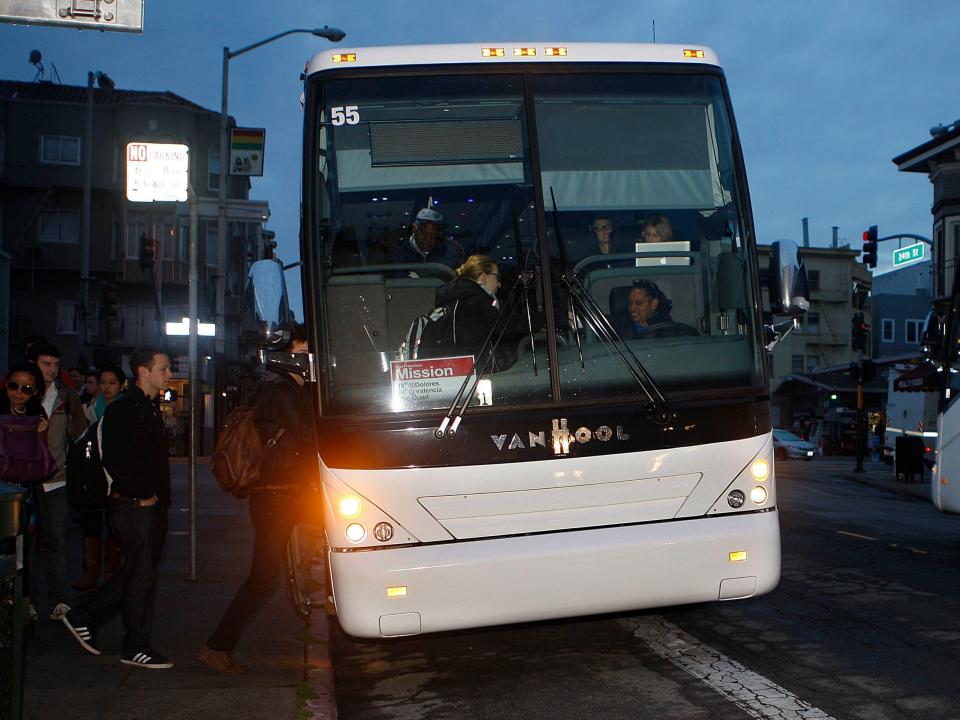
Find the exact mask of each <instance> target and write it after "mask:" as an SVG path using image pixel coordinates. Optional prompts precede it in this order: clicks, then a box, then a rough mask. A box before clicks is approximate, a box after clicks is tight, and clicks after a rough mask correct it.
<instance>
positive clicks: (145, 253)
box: [140, 235, 156, 270]
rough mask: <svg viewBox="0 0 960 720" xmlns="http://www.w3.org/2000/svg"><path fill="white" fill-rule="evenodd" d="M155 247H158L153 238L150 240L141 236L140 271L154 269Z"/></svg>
mask: <svg viewBox="0 0 960 720" xmlns="http://www.w3.org/2000/svg"><path fill="white" fill-rule="evenodd" d="M155 247H156V243H155V242H154V240H153V238H148V237H147V236H146V235H141V236H140V269H141V270H152V269H153V259H154V248H155Z"/></svg>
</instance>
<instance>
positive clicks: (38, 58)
mask: <svg viewBox="0 0 960 720" xmlns="http://www.w3.org/2000/svg"><path fill="white" fill-rule="evenodd" d="M28 62H29V63H30V64H31V65H33V66H34V67H35V68H36V69H37V74H36V75H34V76H33V81H34V82H53V80H54V78H56V80H57V82H58V83H60V84H61V85H62V84H63V80H61V79H60V73H59V72H57V66H56V65H54V64H53V63H50V79H49V80H47V79H46V77H45V75H46V69H45V68H44V67H43V55H41V53H40V51H39V50H31V51H30V58H29V60H28Z"/></svg>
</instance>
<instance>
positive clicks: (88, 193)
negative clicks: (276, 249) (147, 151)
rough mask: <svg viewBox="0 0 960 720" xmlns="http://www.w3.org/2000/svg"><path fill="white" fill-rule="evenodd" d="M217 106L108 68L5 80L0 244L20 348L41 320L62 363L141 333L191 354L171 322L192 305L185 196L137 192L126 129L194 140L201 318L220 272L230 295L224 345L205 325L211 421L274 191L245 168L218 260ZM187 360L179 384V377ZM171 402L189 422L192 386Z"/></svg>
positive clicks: (134, 134)
mask: <svg viewBox="0 0 960 720" xmlns="http://www.w3.org/2000/svg"><path fill="white" fill-rule="evenodd" d="M91 80H92V78H91ZM219 119H220V116H219V114H218V113H216V112H213V111H211V110H207V109H205V108H203V107H201V106H199V105H197V104H195V103H193V102H190V101H189V100H187V99H185V98H182V97H179V96H177V95H174V94H173V93H169V92H143V91H136V90H120V89H115V88H114V87H113V83H112V82H110V81H109V80H107V81H106V82H102V83H101V86H100V87H96V88H94V87H92V82H91V87H76V86H67V85H57V84H53V83H49V82H39V83H25V82H14V81H0V249H2V250H3V251H4V252H5V253H7V254H8V255H9V256H10V283H9V291H10V309H9V337H10V339H9V353H10V357H11V358H20V357H21V356H22V343H23V339H24V338H25V337H27V336H28V335H34V334H36V335H42V336H44V337H45V338H46V339H48V340H49V341H51V342H53V343H54V344H56V345H57V346H58V347H59V348H60V350H61V353H62V362H63V364H64V365H65V366H72V365H78V366H83V365H88V366H89V365H94V366H96V365H102V364H106V363H119V362H121V361H122V360H123V359H124V358H125V356H126V355H127V354H128V353H129V352H130V351H131V350H132V349H133V348H134V347H136V346H137V345H140V344H143V343H151V344H156V345H160V346H163V347H166V348H167V349H168V351H169V352H170V354H171V356H172V357H173V358H174V359H175V360H176V359H177V358H178V357H180V358H183V359H185V356H186V352H187V350H186V347H187V344H186V338H172V337H168V336H166V335H165V332H164V329H165V324H166V322H168V321H177V322H178V321H180V320H181V319H182V318H184V317H187V315H188V312H187V302H188V299H187V297H188V294H187V282H188V272H189V267H188V244H189V206H188V204H187V203H161V202H156V203H133V202H129V201H128V200H127V199H126V192H125V188H126V147H127V144H128V143H130V142H151V143H177V144H185V145H187V146H188V148H189V154H190V183H191V186H192V188H193V190H194V192H195V193H196V195H197V197H198V200H199V211H200V212H199V227H198V252H199V258H200V272H199V288H198V290H199V298H200V303H199V312H200V320H201V321H204V322H212V321H213V319H214V313H215V308H216V293H217V291H218V289H219V286H218V283H222V284H223V291H224V293H225V296H226V315H225V323H224V324H225V327H224V337H225V338H227V342H226V347H225V351H224V353H223V356H216V357H214V356H215V353H214V352H213V350H214V345H213V340H212V339H207V338H201V339H200V340H201V346H200V348H201V355H202V356H204V357H206V356H209V361H208V362H207V363H206V366H205V367H204V368H202V370H203V371H204V372H203V375H202V376H203V379H204V381H205V388H204V392H205V406H206V407H205V410H206V414H205V417H206V420H207V422H206V423H205V425H207V426H208V427H211V426H213V423H214V418H215V415H214V403H213V402H212V399H213V397H218V396H219V394H218V393H216V392H215V390H216V388H218V387H220V386H223V385H224V384H225V383H227V382H229V379H230V378H229V375H230V372H231V368H232V367H239V366H242V365H243V364H244V361H245V357H244V351H243V349H242V348H241V347H240V346H239V340H238V338H239V320H240V318H239V314H240V306H241V299H242V294H243V286H244V282H245V278H246V271H247V268H248V267H249V263H250V262H251V261H252V260H256V259H258V258H260V257H262V256H263V255H264V252H265V248H264V239H263V237H264V232H263V223H264V222H265V221H266V219H267V217H268V215H269V209H268V206H267V205H266V203H263V202H256V201H251V200H249V198H248V196H249V180H248V179H247V178H231V184H230V186H229V187H228V197H229V198H230V200H229V203H228V220H229V223H228V226H229V229H230V237H229V238H228V243H227V247H228V259H227V266H226V267H224V268H219V267H217V265H216V257H217V255H216V246H217V191H218V181H219V133H220V125H219ZM87 158H90V163H89V165H88V164H87V162H86V159H87ZM88 198H89V199H88ZM85 237H86V238H88V242H84V239H85ZM148 251H152V252H153V255H154V263H153V267H152V268H151V267H149V263H147V262H146V257H144V256H145V255H147V254H148ZM81 253H86V257H83V256H82V255H81ZM84 261H86V264H88V266H89V276H88V278H89V279H88V281H87V282H86V283H82V282H81V267H83V265H84ZM84 290H85V292H84ZM182 365H183V366H181V367H178V368H177V370H178V372H177V375H178V376H180V379H179V380H175V381H174V384H175V387H174V389H178V387H176V386H182V385H183V384H184V380H183V378H185V377H186V374H187V368H186V367H185V363H183V364H182ZM214 368H218V369H219V371H220V372H219V374H218V373H216V372H215V371H214ZM179 389H181V390H182V389H183V388H182V387H180V388H179ZM179 397H180V398H183V397H185V393H183V392H181V393H179ZM168 414H169V415H170V416H171V418H175V419H176V423H177V424H178V427H177V428H176V430H177V435H178V436H180V435H182V433H180V432H179V430H180V428H179V425H181V424H183V422H182V418H183V417H184V416H185V414H186V409H185V407H184V405H183V400H182V399H180V400H178V401H177V402H176V403H175V404H174V406H173V407H171V408H169V409H168ZM180 449H182V448H178V451H179V450H180Z"/></svg>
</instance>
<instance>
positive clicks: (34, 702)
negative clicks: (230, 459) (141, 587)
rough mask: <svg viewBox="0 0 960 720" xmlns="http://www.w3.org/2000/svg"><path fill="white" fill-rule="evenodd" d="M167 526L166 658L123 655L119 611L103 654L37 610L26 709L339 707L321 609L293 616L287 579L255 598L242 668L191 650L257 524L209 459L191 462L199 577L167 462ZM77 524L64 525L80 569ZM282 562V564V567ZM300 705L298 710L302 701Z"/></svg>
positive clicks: (182, 714)
mask: <svg viewBox="0 0 960 720" xmlns="http://www.w3.org/2000/svg"><path fill="white" fill-rule="evenodd" d="M171 474H172V480H173V504H172V505H171V508H170V535H169V537H168V538H167V544H166V550H165V555H164V561H163V565H162V567H161V569H160V579H159V584H158V595H157V609H156V615H155V618H154V628H153V641H154V645H155V646H156V648H157V650H158V651H159V652H161V653H163V654H164V655H166V656H167V657H168V658H170V659H171V660H172V661H173V662H174V663H175V667H174V668H173V669H172V670H145V669H141V668H131V667H127V666H125V665H121V664H120V658H119V652H120V635H121V626H120V620H119V617H118V618H117V619H115V620H114V621H112V622H111V623H110V624H108V625H106V626H105V627H104V628H102V629H101V632H100V638H99V643H100V647H101V649H102V650H103V653H104V654H103V655H101V656H99V657H95V656H93V655H90V654H88V653H86V652H84V650H83V649H82V648H81V647H80V645H79V644H78V643H77V642H76V641H75V640H74V639H73V637H72V636H71V635H70V634H69V632H68V631H67V630H66V628H65V627H63V625H62V623H60V622H54V621H51V620H48V619H47V618H46V616H43V615H41V617H40V620H39V622H37V623H36V628H35V631H34V633H33V637H32V638H31V639H30V640H29V641H28V645H27V661H26V668H25V676H26V678H25V683H26V687H25V692H24V718H25V719H26V720H66V719H68V718H69V720H86V719H87V718H90V719H91V720H92V719H93V718H108V719H111V720H112V719H114V718H116V719H121V718H122V719H124V720H127V719H129V720H133V719H134V718H136V719H137V720H144V719H147V718H149V719H150V720H177V719H178V718H189V719H190V720H221V719H222V720H228V719H229V720H233V719H234V718H238V717H240V718H244V719H245V720H248V719H249V720H256V719H259V718H263V719H267V718H270V719H271V720H273V719H275V718H277V719H280V720H285V719H289V720H295V719H297V718H317V719H320V720H326V719H327V718H332V717H334V716H335V713H334V710H333V695H332V682H331V676H332V673H331V670H330V662H329V656H328V645H327V619H326V617H325V616H324V615H323V613H322V612H319V611H316V612H314V614H313V617H312V622H311V625H310V626H309V627H305V626H304V624H303V623H302V622H301V621H300V620H299V619H298V618H297V617H296V615H295V614H294V612H293V609H292V608H291V607H290V605H289V604H288V602H287V600H286V596H285V594H284V592H283V589H282V588H281V590H279V591H278V592H277V593H276V594H275V596H274V597H273V598H272V599H271V600H270V601H269V602H268V603H267V605H266V606H265V607H264V608H263V609H262V610H261V612H260V614H259V615H258V616H257V618H256V620H255V621H254V622H253V623H252V624H251V625H250V626H249V627H248V628H247V629H246V631H245V632H244V635H243V637H242V638H241V640H240V644H239V646H238V647H237V652H236V655H235V657H236V659H237V661H238V662H240V663H243V664H246V665H249V667H250V669H249V671H248V672H247V673H246V674H245V675H239V676H233V677H225V676H222V675H219V674H217V673H215V672H213V671H212V670H210V669H208V668H207V667H205V666H204V665H201V664H200V663H199V662H198V661H197V660H196V653H197V650H198V649H199V648H200V646H201V645H202V644H203V643H204V642H205V641H206V639H207V637H208V636H209V635H210V632H211V631H212V630H213V627H214V624H215V623H216V622H217V621H218V620H219V619H220V615H221V613H222V612H223V611H224V610H225V609H226V606H227V604H228V603H229V602H230V600H231V599H232V597H233V594H234V592H235V591H236V590H237V588H238V587H239V586H240V583H241V582H243V580H244V578H245V577H246V575H247V572H248V571H249V566H250V557H251V547H252V544H253V528H252V526H251V525H250V520H249V517H248V515H247V503H246V502H245V501H240V500H237V499H235V498H233V497H231V496H229V495H226V494H225V493H223V492H221V491H220V489H219V488H218V487H217V485H216V482H215V481H214V480H213V477H212V476H211V474H210V471H209V467H208V466H207V465H206V464H198V466H197V485H198V487H197V507H198V520H197V526H198V532H197V555H198V563H197V567H198V571H197V575H198V578H199V579H198V580H197V581H196V582H191V581H190V580H188V579H187V577H188V574H189V567H188V563H189V536H188V534H187V533H188V527H189V512H188V501H187V474H188V470H187V466H186V465H185V464H179V463H178V464H173V465H172V466H171ZM80 535H81V532H80V528H79V527H71V528H70V539H69V543H70V548H71V551H72V552H73V553H74V555H75V557H73V558H72V560H71V563H70V567H69V569H68V577H69V578H70V579H75V578H76V577H77V576H78V575H79V572H80V560H79V546H80V544H81V541H80ZM278 572H279V570H278ZM300 710H302V711H303V712H302V713H301V714H299V715H298V711H300Z"/></svg>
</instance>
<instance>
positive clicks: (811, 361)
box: [807, 355, 818, 372]
mask: <svg viewBox="0 0 960 720" xmlns="http://www.w3.org/2000/svg"><path fill="white" fill-rule="evenodd" d="M817 367H818V364H817V356H816V355H807V372H813V371H814V370H816V369H817Z"/></svg>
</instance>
